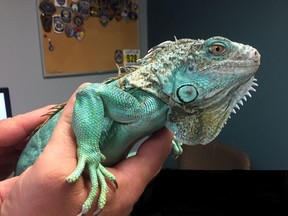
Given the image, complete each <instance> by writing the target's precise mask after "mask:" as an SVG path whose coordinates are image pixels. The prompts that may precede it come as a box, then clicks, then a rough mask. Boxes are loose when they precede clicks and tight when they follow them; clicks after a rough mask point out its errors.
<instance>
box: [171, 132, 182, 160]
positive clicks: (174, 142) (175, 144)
mask: <svg viewBox="0 0 288 216" xmlns="http://www.w3.org/2000/svg"><path fill="white" fill-rule="evenodd" d="M181 145H182V142H180V141H179V140H178V139H177V138H176V137H174V138H173V140H172V148H173V150H174V153H175V158H176V159H177V158H178V157H179V156H180V155H181V154H182V153H183V148H182V146H181Z"/></svg>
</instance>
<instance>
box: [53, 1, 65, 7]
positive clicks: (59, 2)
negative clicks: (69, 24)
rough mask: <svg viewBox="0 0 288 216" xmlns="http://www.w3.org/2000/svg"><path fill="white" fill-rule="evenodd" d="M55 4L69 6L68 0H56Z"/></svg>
mask: <svg viewBox="0 0 288 216" xmlns="http://www.w3.org/2000/svg"><path fill="white" fill-rule="evenodd" d="M54 4H55V6H56V7H61V6H65V7H66V6H67V1H66V0H55V3H54Z"/></svg>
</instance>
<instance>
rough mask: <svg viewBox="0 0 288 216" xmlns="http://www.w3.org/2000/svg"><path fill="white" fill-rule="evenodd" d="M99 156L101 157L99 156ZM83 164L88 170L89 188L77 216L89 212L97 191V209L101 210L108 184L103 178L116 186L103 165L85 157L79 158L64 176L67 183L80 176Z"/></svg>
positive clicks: (114, 179)
mask: <svg viewBox="0 0 288 216" xmlns="http://www.w3.org/2000/svg"><path fill="white" fill-rule="evenodd" d="M101 158H103V157H102V156H101ZM85 166H86V168H87V169H88V171H89V176H90V181H91V189H90V192H89V194H88V197H87V199H86V200H85V202H84V203H83V205H82V211H81V213H80V214H79V215H78V216H81V215H85V214H87V213H88V212H89V210H90V209H91V207H92V205H93V202H94V201H95V199H96V196H97V194H98V192H99V198H98V210H97V211H101V210H102V209H103V208H104V206H105V204H106V196H107V192H108V186H107V182H106V180H105V179H107V180H109V181H111V182H113V183H114V184H115V186H116V188H118V184H117V181H116V178H115V176H114V175H113V174H112V173H110V172H109V171H108V170H107V169H106V168H105V167H103V165H101V164H100V163H99V162H97V160H89V159H87V158H85V157H80V158H79V161H78V164H77V167H76V168H75V170H74V171H73V172H72V173H71V174H70V175H69V176H68V177H67V178H66V181H67V182H68V183H73V182H75V181H77V179H78V178H79V177H80V176H81V174H82V172H83V170H84V168H85ZM99 189H100V190H99Z"/></svg>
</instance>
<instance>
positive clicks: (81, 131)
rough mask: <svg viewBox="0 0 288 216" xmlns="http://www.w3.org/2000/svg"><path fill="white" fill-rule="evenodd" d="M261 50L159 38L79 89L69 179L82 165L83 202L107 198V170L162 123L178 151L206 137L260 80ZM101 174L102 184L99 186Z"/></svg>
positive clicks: (50, 125) (47, 127)
mask: <svg viewBox="0 0 288 216" xmlns="http://www.w3.org/2000/svg"><path fill="white" fill-rule="evenodd" d="M259 65H260V54H259V52H258V51H257V50H256V49H255V48H253V47H251V46H248V45H244V44H240V43H236V42H232V41H230V40H228V39H226V38H223V37H219V36H217V37H212V38H209V39H207V40H192V39H180V40H177V39H175V41H166V42H163V43H161V44H159V45H157V46H155V47H153V48H152V49H151V50H149V52H148V54H147V55H146V56H145V57H144V58H142V59H141V60H139V62H138V65H137V66H134V67H129V68H124V67H123V68H120V69H119V70H125V73H124V75H122V76H119V77H117V78H111V79H108V80H106V81H104V82H103V83H92V84H90V85H88V86H85V87H83V88H82V89H80V90H79V92H78V93H77V95H76V101H75V104H74V111H73V116H72V127H73V130H74V133H75V136H76V140H77V144H78V147H77V154H78V155H77V156H78V164H77V167H76V168H75V170H74V171H73V172H72V173H71V174H70V175H69V176H68V177H67V178H66V181H67V182H69V183H72V182H75V181H77V179H78V178H79V177H80V175H81V174H82V172H83V170H84V169H85V167H86V168H87V169H88V170H89V174H90V179H91V184H92V189H91V190H90V193H89V195H88V198H87V199H86V201H85V202H84V204H83V206H82V212H81V214H85V213H87V212H88V211H89V210H90V208H91V205H92V203H93V201H94V200H95V199H96V195H97V193H98V192H99V193H100V196H99V198H98V208H99V209H102V208H103V207H104V206H105V202H106V192H107V187H106V186H107V185H106V182H105V181H103V179H104V178H106V179H108V180H110V181H112V182H115V184H116V185H117V182H116V179H115V177H114V176H113V175H112V174H111V173H110V172H109V171H108V170H106V169H105V166H113V165H115V164H116V163H117V162H119V161H121V160H122V159H124V158H125V157H126V156H127V154H128V152H129V150H130V149H131V147H132V146H133V144H134V143H135V142H136V141H137V140H139V139H140V138H143V137H145V136H147V135H150V134H151V133H153V132H154V131H156V130H159V129H160V128H162V127H164V126H166V127H167V128H168V129H169V130H171V131H172V132H173V133H174V140H173V142H172V145H173V149H174V151H175V153H176V154H177V155H179V154H181V153H182V148H181V144H182V143H183V144H188V145H193V144H200V143H201V144H206V143H208V142H210V141H212V140H213V139H214V138H215V137H216V136H217V135H218V134H219V133H220V131H221V130H222V128H223V126H224V124H225V123H226V121H227V119H228V117H229V116H230V114H231V113H232V112H235V109H234V108H239V106H238V104H241V105H242V104H243V102H242V101H243V99H244V100H246V95H248V96H250V93H249V91H250V90H255V89H254V88H253V86H257V84H256V83H255V81H256V79H255V78H254V75H255V73H256V71H257V70H258V68H259ZM62 108H63V106H60V107H59V109H58V110H57V112H55V113H54V115H53V116H52V117H51V118H50V119H49V120H48V121H47V122H46V123H44V124H43V126H42V127H41V128H40V129H39V130H38V131H37V132H36V133H35V134H34V135H33V136H32V138H31V140H30V141H29V143H28V144H27V146H26V148H25V149H24V151H23V153H22V155H21V156H20V159H19V161H18V164H17V168H16V172H15V173H16V175H19V174H21V173H22V172H23V171H24V170H25V169H26V168H28V167H29V166H30V165H32V164H33V163H34V161H35V160H36V159H37V157H38V156H39V154H40V153H41V152H42V150H43V148H44V147H45V145H46V143H47V142H48V140H49V138H50V135H51V133H52V131H53V129H54V127H55V124H56V122H57V120H58V118H59V115H60V114H61V109H62ZM98 181H99V183H100V186H99V187H100V188H98Z"/></svg>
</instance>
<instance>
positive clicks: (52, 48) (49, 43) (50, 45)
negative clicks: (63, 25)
mask: <svg viewBox="0 0 288 216" xmlns="http://www.w3.org/2000/svg"><path fill="white" fill-rule="evenodd" d="M48 49H49V51H51V52H52V51H53V50H54V46H53V44H52V40H51V39H50V38H49V39H48Z"/></svg>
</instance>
